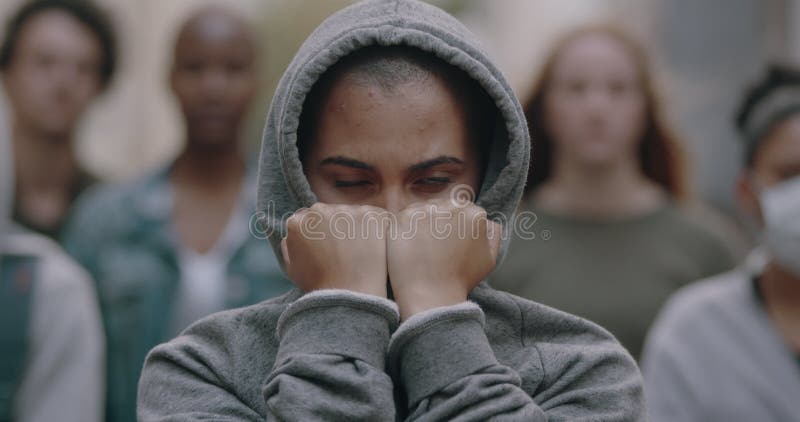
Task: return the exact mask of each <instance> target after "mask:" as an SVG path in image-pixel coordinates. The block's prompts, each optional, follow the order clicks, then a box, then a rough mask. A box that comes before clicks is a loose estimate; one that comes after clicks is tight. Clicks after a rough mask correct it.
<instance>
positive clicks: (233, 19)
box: [174, 5, 256, 58]
mask: <svg viewBox="0 0 800 422" xmlns="http://www.w3.org/2000/svg"><path fill="white" fill-rule="evenodd" d="M198 41H199V42H201V43H225V42H231V41H236V42H239V43H241V45H242V46H243V47H246V48H247V49H249V50H250V53H251V54H252V55H253V57H252V58H255V53H256V51H255V50H256V47H255V36H254V34H253V32H252V30H251V28H250V25H249V24H248V23H247V21H246V20H245V19H244V18H243V17H241V16H240V15H238V14H236V13H234V12H232V11H231V10H229V9H226V8H224V7H222V6H216V5H211V6H204V7H201V8H199V9H197V10H195V11H194V12H193V13H192V14H191V15H189V17H188V18H187V19H186V21H184V23H183V25H182V26H181V28H180V31H178V36H177V38H176V42H175V51H174V54H175V56H178V55H180V54H181V53H182V50H185V49H187V48H191V46H192V44H193V43H197V42H198Z"/></svg>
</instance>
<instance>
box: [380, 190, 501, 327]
mask: <svg viewBox="0 0 800 422" xmlns="http://www.w3.org/2000/svg"><path fill="white" fill-rule="evenodd" d="M394 223H395V224H396V226H395V227H392V228H391V235H390V236H388V237H387V239H388V240H387V243H386V253H387V265H388V271H389V279H390V281H391V285H392V291H393V292H394V296H395V301H396V302H397V305H398V307H399V308H400V317H401V319H402V320H405V319H407V318H408V317H410V316H412V315H414V314H416V313H419V312H422V311H425V310H427V309H432V308H435V307H439V306H448V305H455V304H458V303H461V302H464V301H465V300H467V294H469V292H470V291H471V290H472V289H473V288H474V287H475V286H476V285H477V284H478V283H480V282H481V280H483V279H484V278H485V277H486V276H488V275H489V273H490V272H491V271H492V270H493V269H494V267H495V263H496V260H497V252H498V249H499V245H500V238H501V234H502V227H501V226H500V225H499V224H497V223H495V222H492V221H490V220H488V219H487V217H486V212H485V211H484V210H483V209H482V208H480V207H479V206H477V205H475V204H473V203H467V204H453V203H451V201H444V200H443V201H436V202H426V203H420V204H414V205H411V206H409V207H408V208H406V209H404V210H403V211H401V212H400V213H399V214H398V215H397V216H396V218H395V219H394Z"/></svg>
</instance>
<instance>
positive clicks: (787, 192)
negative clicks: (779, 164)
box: [761, 176, 800, 277]
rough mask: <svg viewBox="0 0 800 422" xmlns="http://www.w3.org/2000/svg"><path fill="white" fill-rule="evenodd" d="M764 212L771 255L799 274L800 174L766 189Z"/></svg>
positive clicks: (799, 275)
mask: <svg viewBox="0 0 800 422" xmlns="http://www.w3.org/2000/svg"><path fill="white" fill-rule="evenodd" d="M761 212H762V214H763V216H764V243H765V245H766V247H767V250H768V251H769V253H770V256H771V257H772V259H774V260H775V262H776V263H777V264H779V265H780V266H781V267H782V268H784V269H786V270H788V271H789V272H791V273H792V274H794V275H795V276H797V277H800V176H795V177H793V178H791V179H789V180H786V181H784V182H781V183H779V184H777V185H775V186H772V187H770V188H767V189H765V190H763V191H762V192H761Z"/></svg>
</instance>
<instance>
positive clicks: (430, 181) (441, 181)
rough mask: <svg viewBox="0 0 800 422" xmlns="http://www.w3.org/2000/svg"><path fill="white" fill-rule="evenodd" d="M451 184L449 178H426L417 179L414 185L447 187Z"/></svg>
mask: <svg viewBox="0 0 800 422" xmlns="http://www.w3.org/2000/svg"><path fill="white" fill-rule="evenodd" d="M450 183H452V180H450V178H449V177H426V178H424V179H419V180H417V181H416V182H414V184H418V185H433V186H437V185H448V184H450Z"/></svg>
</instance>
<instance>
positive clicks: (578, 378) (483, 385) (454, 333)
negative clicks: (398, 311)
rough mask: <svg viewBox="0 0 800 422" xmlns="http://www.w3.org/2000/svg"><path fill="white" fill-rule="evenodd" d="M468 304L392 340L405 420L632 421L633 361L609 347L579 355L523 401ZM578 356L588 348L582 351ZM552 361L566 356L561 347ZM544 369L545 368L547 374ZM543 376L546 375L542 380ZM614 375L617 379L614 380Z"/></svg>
mask: <svg viewBox="0 0 800 422" xmlns="http://www.w3.org/2000/svg"><path fill="white" fill-rule="evenodd" d="M483 325H484V315H483V312H482V311H481V309H480V308H479V307H478V306H477V305H475V304H473V303H463V304H460V305H455V306H451V307H444V308H438V309H434V310H431V311H428V312H425V313H422V314H419V315H415V316H414V317H412V318H410V319H409V320H408V321H406V322H404V323H403V324H402V325H401V326H400V328H399V329H398V330H397V332H396V333H395V334H394V336H393V338H392V341H391V346H390V350H389V356H390V362H391V365H392V368H393V370H394V371H396V372H397V373H398V375H399V377H400V379H401V380H402V382H403V385H404V386H405V389H406V394H407V396H408V405H409V408H408V413H409V417H408V420H426V421H427V420H454V419H458V420H464V421H484V420H493V421H506V420H507V421H518V420H526V421H561V420H563V421H582V420H586V421H588V420H592V421H599V420H602V421H632V420H640V419H641V418H642V417H643V416H642V414H643V411H644V408H643V406H642V404H641V380H640V376H639V372H638V369H636V365H635V363H634V362H633V359H632V358H630V356H629V355H628V354H627V353H625V352H624V350H621V347H620V346H619V345H618V344H617V343H616V342H615V341H613V338H612V343H613V345H614V347H612V349H613V350H612V352H613V353H610V354H607V355H605V356H599V355H596V356H594V357H590V356H588V354H589V353H587V356H585V358H581V357H580V354H581V352H580V350H579V349H577V348H576V349H574V350H571V351H573V352H576V354H573V355H572V356H570V358H572V359H563V358H564V356H560V357H558V356H554V358H559V359H561V360H560V361H559V362H558V363H554V364H552V365H545V374H544V378H543V379H542V380H540V381H541V383H540V384H539V385H540V390H541V392H539V391H537V394H536V396H535V397H531V396H530V395H529V394H527V393H526V392H525V391H524V390H523V389H522V388H521V384H522V380H521V378H520V375H519V374H518V373H517V372H516V371H515V370H514V369H512V368H510V367H508V366H505V365H502V364H500V363H499V362H498V361H497V358H496V357H495V355H494V352H493V350H492V348H491V346H490V344H489V341H488V339H487V337H486V334H485V332H484V327H483ZM584 346H585V347H584V349H585V350H589V349H592V348H596V347H597V346H596V343H593V342H592V343H586V344H585V345H584ZM556 350H557V352H556V353H560V352H566V351H569V349H567V348H565V347H564V346H563V345H559V346H558V347H555V348H554V351H556ZM548 366H550V367H549V368H548ZM548 371H551V372H549V373H548ZM620 374H622V375H620Z"/></svg>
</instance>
